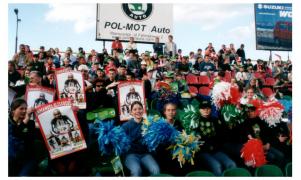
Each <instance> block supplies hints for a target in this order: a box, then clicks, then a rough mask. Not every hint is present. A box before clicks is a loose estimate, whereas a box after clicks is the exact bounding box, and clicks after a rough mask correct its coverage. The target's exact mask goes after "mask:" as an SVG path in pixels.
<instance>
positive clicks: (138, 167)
mask: <svg viewBox="0 0 301 180" xmlns="http://www.w3.org/2000/svg"><path fill="white" fill-rule="evenodd" d="M130 110H131V115H132V116H133V118H132V119H130V120H129V121H128V122H126V123H125V124H123V126H122V128H123V129H124V130H125V133H126V134H127V135H128V136H129V138H130V141H131V147H130V149H129V151H128V153H127V154H126V156H125V166H126V167H127V168H128V169H129V170H130V173H131V176H142V166H143V167H144V168H145V169H147V170H148V171H149V173H150V174H151V175H154V174H159V173H160V168H159V165H158V163H157V162H156V160H155V159H154V158H153V156H152V155H151V154H150V153H149V151H148V149H147V146H146V145H144V144H143V138H142V121H143V105H142V104H141V102H139V101H135V102H133V103H132V104H131V109H130Z"/></svg>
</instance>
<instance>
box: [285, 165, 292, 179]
mask: <svg viewBox="0 0 301 180" xmlns="http://www.w3.org/2000/svg"><path fill="white" fill-rule="evenodd" d="M292 167H293V164H292V163H291V162H290V163H287V164H286V166H285V176H288V177H292V172H293V169H292Z"/></svg>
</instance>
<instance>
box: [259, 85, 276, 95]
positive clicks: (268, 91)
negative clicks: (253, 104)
mask: <svg viewBox="0 0 301 180" xmlns="http://www.w3.org/2000/svg"><path fill="white" fill-rule="evenodd" d="M261 92H262V94H263V95H264V96H265V97H270V96H271V95H272V94H273V93H274V92H273V90H272V89H271V88H268V87H266V88H262V89H261Z"/></svg>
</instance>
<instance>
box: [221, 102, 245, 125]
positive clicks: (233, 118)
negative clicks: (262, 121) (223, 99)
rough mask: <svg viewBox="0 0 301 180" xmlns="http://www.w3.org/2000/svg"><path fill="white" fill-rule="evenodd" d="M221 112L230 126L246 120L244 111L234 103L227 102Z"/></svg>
mask: <svg viewBox="0 0 301 180" xmlns="http://www.w3.org/2000/svg"><path fill="white" fill-rule="evenodd" d="M221 114H222V116H223V117H224V120H225V123H226V124H227V125H228V126H231V127H233V126H236V125H237V124H240V123H242V122H243V121H244V118H243V116H242V111H241V110H239V109H237V108H236V106H234V105H232V104H226V105H224V106H223V107H222V110H221Z"/></svg>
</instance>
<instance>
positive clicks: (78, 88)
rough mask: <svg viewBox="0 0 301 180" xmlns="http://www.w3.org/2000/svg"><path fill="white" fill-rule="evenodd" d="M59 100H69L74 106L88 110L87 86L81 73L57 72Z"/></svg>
mask: <svg viewBox="0 0 301 180" xmlns="http://www.w3.org/2000/svg"><path fill="white" fill-rule="evenodd" d="M55 77H56V82H57V83H56V88H57V94H58V98H59V99H63V98H69V99H70V100H71V102H72V104H73V105H74V106H77V107H79V108H80V109H85V108H86V95H85V84H84V79H83V75H82V73H81V72H80V71H73V70H67V69H58V70H56V71H55Z"/></svg>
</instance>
